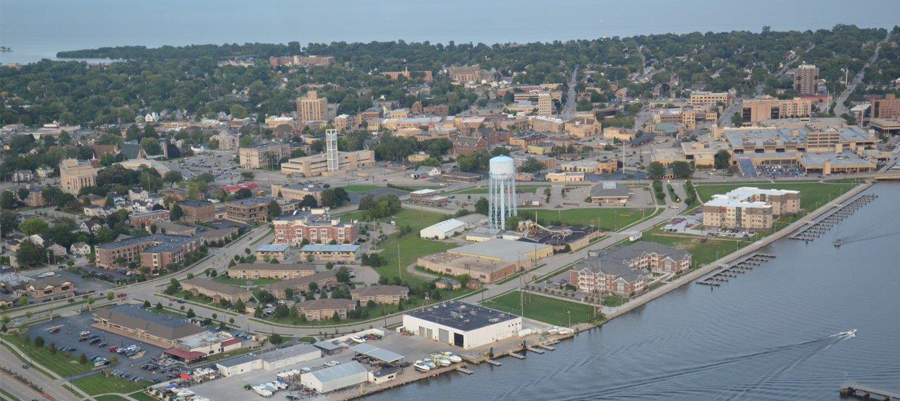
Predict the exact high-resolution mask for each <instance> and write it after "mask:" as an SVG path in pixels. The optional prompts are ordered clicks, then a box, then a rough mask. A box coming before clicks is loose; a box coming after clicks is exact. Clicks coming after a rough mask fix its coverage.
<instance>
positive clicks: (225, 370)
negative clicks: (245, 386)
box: [216, 354, 262, 377]
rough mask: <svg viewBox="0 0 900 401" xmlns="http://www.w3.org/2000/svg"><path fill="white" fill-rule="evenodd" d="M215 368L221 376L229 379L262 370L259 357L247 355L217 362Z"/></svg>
mask: <svg viewBox="0 0 900 401" xmlns="http://www.w3.org/2000/svg"><path fill="white" fill-rule="evenodd" d="M216 368H217V369H219V373H221V374H222V376H225V377H229V376H234V375H239V374H242V373H248V372H252V371H254V370H258V369H262V359H260V358H259V355H255V354H247V355H243V356H239V357H237V358H231V359H226V360H224V361H220V362H217V363H216Z"/></svg>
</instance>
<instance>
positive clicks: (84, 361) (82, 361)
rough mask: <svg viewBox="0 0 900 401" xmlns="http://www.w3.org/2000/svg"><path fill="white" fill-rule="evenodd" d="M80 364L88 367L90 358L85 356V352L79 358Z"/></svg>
mask: <svg viewBox="0 0 900 401" xmlns="http://www.w3.org/2000/svg"><path fill="white" fill-rule="evenodd" d="M78 362H79V363H80V364H82V365H87V363H88V357H87V355H85V354H84V352H82V353H81V356H79V357H78Z"/></svg>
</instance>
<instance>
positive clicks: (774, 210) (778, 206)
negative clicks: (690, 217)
mask: <svg viewBox="0 0 900 401" xmlns="http://www.w3.org/2000/svg"><path fill="white" fill-rule="evenodd" d="M799 211H800V192H799V191H791V190H783V189H759V188H754V187H740V188H737V189H735V190H732V191H730V192H728V193H726V194H724V195H713V196H712V198H711V199H710V200H709V201H707V202H706V203H704V204H703V225H704V226H706V227H713V228H727V229H734V230H747V231H762V230H768V229H770V228H772V224H773V223H774V217H775V216H780V215H782V214H794V213H798V212H799Z"/></svg>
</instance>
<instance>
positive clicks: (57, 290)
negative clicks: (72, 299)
mask: <svg viewBox="0 0 900 401" xmlns="http://www.w3.org/2000/svg"><path fill="white" fill-rule="evenodd" d="M25 290H26V291H28V295H30V296H32V297H34V298H43V297H52V296H55V295H62V294H67V293H74V292H75V285H74V284H72V282H70V281H69V280H66V279H64V278H62V277H59V276H52V277H45V278H41V279H37V280H35V281H32V282H31V283H28V285H27V286H26V287H25Z"/></svg>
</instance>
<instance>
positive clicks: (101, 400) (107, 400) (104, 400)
mask: <svg viewBox="0 0 900 401" xmlns="http://www.w3.org/2000/svg"><path fill="white" fill-rule="evenodd" d="M94 398H96V399H97V401H128V399H127V398H122V397H119V396H117V395H111V394H110V395H101V396H99V397H94ZM151 399H152V398H151Z"/></svg>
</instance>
